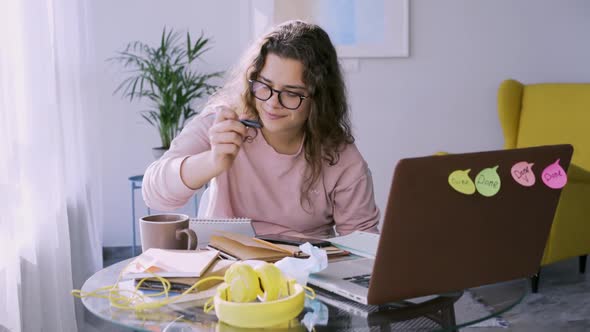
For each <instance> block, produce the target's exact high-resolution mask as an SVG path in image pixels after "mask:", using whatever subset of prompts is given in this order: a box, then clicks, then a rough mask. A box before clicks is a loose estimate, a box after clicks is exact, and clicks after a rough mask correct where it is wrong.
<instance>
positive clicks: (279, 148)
mask: <svg viewBox="0 0 590 332" xmlns="http://www.w3.org/2000/svg"><path fill="white" fill-rule="evenodd" d="M244 119H248V120H252V121H256V122H257V123H259V124H260V125H261V128H254V127H253V125H252V124H251V123H249V124H248V125H245V124H244V123H242V122H240V121H239V120H244ZM206 183H210V187H209V189H208V190H209V204H208V207H207V215H208V216H212V217H226V218H227V217H248V218H251V219H252V220H253V226H254V228H255V230H256V233H257V234H287V235H300V236H301V235H306V236H312V237H329V236H332V235H334V228H335V229H336V231H337V232H338V233H339V234H340V235H344V234H348V233H350V232H352V231H354V230H367V231H373V232H376V231H377V228H376V226H377V223H378V220H379V211H378V209H377V207H376V205H375V199H374V193H373V184H372V179H371V175H370V172H369V169H368V167H367V164H366V162H365V161H364V159H363V157H362V156H361V154H360V153H359V151H358V149H357V148H356V146H355V145H354V137H353V136H352V134H351V129H350V120H349V116H348V104H347V101H346V94H345V86H344V82H343V79H342V73H341V71H340V68H339V65H338V59H337V55H336V50H335V49H334V46H333V45H332V43H331V41H330V38H329V37H328V35H327V34H326V32H325V31H324V30H322V29H321V28H320V27H318V26H317V25H312V24H308V23H305V22H302V21H290V22H286V23H284V24H281V25H279V26H277V27H276V28H275V29H274V30H273V31H272V32H270V33H269V34H267V35H266V36H265V37H264V38H262V39H261V41H260V42H259V43H258V44H257V45H255V46H254V47H253V48H252V49H251V50H250V52H248V53H247V54H246V55H245V56H244V60H243V61H242V65H241V66H239V67H237V69H236V70H235V71H234V73H233V74H232V75H230V79H229V81H228V83H227V84H226V85H225V86H224V87H223V88H222V89H221V90H220V91H218V92H217V93H216V94H215V95H214V96H212V97H211V99H210V100H209V102H208V104H207V107H206V108H205V110H204V111H203V112H202V113H201V114H199V115H198V116H197V117H195V118H194V119H193V120H192V121H191V122H190V123H189V124H188V125H187V126H186V127H185V128H184V129H183V131H182V132H181V133H180V134H179V135H178V137H177V138H176V139H174V141H173V142H172V144H171V147H170V150H169V151H168V152H167V153H166V154H164V156H162V158H161V159H160V160H158V161H156V162H154V163H153V164H151V165H150V166H149V167H148V169H147V171H146V173H145V176H144V180H143V190H142V191H143V197H144V200H145V202H146V204H147V205H148V206H150V207H151V208H154V209H158V210H171V209H175V208H179V207H181V206H183V205H184V204H185V203H186V202H187V201H188V200H189V199H190V198H191V197H192V195H193V194H194V191H195V190H196V189H198V188H200V187H202V186H203V185H205V184H206ZM334 226H335V227H334Z"/></svg>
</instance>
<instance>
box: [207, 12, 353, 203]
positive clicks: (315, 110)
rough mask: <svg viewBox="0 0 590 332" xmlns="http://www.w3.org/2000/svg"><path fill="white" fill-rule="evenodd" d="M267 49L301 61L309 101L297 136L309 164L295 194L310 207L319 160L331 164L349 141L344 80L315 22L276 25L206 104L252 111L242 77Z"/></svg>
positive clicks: (252, 72) (255, 69)
mask: <svg viewBox="0 0 590 332" xmlns="http://www.w3.org/2000/svg"><path fill="white" fill-rule="evenodd" d="M268 54H275V55H277V56H280V57H283V58H289V59H293V60H298V61H301V63H302V64H303V67H304V72H303V81H304V83H305V85H306V86H307V88H308V91H309V93H310V96H311V98H310V99H311V107H310V113H309V118H308V119H307V121H306V125H305V127H304V131H305V140H304V142H303V147H304V153H305V160H306V161H307V162H308V165H309V168H308V170H307V171H306V174H305V179H304V182H303V187H302V188H301V197H300V200H301V204H302V206H303V202H304V201H305V202H307V203H308V204H309V206H310V207H311V206H312V205H313V204H312V202H311V201H310V199H309V191H310V190H311V189H312V188H313V187H314V185H315V184H316V183H317V182H318V180H319V179H320V176H321V174H322V169H323V167H324V166H325V165H324V162H327V164H328V166H332V165H335V164H336V163H338V160H339V159H340V152H342V150H343V149H344V148H345V147H346V145H347V144H352V143H354V137H353V135H352V130H351V124H350V117H349V110H348V102H347V98H346V86H345V84H344V79H343V77H342V71H341V69H340V65H339V63H338V57H337V54H336V49H335V48H334V45H333V44H332V42H331V40H330V37H329V36H328V34H327V33H326V32H325V31H324V30H323V29H322V28H321V27H319V26H318V25H315V24H309V23H306V22H303V21H298V20H297V21H288V22H285V23H283V24H280V25H278V26H276V27H275V28H274V29H273V30H272V31H270V32H269V33H268V34H266V35H265V36H264V37H263V38H261V39H260V41H259V42H258V43H257V44H255V46H254V47H252V48H251V49H250V51H249V52H248V53H247V55H246V56H245V57H244V59H243V60H242V63H241V66H239V67H237V68H236V69H234V73H233V75H232V76H231V77H230V79H229V81H228V82H227V83H226V85H225V86H224V87H223V88H222V89H221V90H220V91H219V93H217V94H216V95H215V96H213V98H212V99H211V100H210V102H209V104H215V103H219V102H220V103H223V104H226V105H227V104H228V103H229V104H230V105H231V106H233V107H234V108H235V109H237V110H236V111H238V110H239V111H241V112H243V113H246V114H248V115H249V116H251V117H258V112H257V110H256V106H255V101H254V97H253V96H252V94H251V92H250V87H249V83H248V80H249V79H256V78H258V75H259V73H260V71H261V70H262V68H263V67H264V64H265V61H266V56H267V55H268ZM237 93H239V96H240V99H239V101H238V100H236V94H237Z"/></svg>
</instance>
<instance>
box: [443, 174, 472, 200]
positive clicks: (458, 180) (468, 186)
mask: <svg viewBox="0 0 590 332" xmlns="http://www.w3.org/2000/svg"><path fill="white" fill-rule="evenodd" d="M469 171H471V170H470V169H466V170H464V171H463V170H456V171H453V173H451V174H450V175H449V184H450V185H451V187H453V189H455V190H457V191H458V192H460V193H462V194H465V195H471V194H473V193H474V192H475V185H474V184H473V181H471V178H470V177H469Z"/></svg>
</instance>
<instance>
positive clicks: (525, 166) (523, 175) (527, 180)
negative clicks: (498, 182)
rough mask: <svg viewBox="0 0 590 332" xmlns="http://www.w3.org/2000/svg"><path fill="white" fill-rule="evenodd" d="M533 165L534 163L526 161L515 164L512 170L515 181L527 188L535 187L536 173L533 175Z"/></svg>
mask: <svg viewBox="0 0 590 332" xmlns="http://www.w3.org/2000/svg"><path fill="white" fill-rule="evenodd" d="M533 165H534V164H533V163H527V162H526V161H521V162H519V163H516V164H514V165H513V166H512V169H511V170H510V174H512V178H513V179H514V181H516V182H518V183H519V184H521V185H523V186H525V187H530V186H532V185H534V184H535V173H533Z"/></svg>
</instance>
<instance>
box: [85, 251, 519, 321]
mask: <svg viewBox="0 0 590 332" xmlns="http://www.w3.org/2000/svg"><path fill="white" fill-rule="evenodd" d="M130 261H131V259H128V260H125V261H122V262H119V263H116V264H113V265H111V266H109V267H107V268H104V269H102V270H100V271H98V272H97V273H95V274H94V275H93V276H92V277H90V278H89V279H88V280H87V281H86V282H85V283H84V285H83V286H82V291H83V292H91V291H93V290H96V289H98V288H100V287H104V286H108V285H112V284H114V283H115V281H116V280H117V276H118V275H119V273H120V271H121V270H122V269H123V268H124V267H125V266H126V265H127V264H128V263H129V262H130ZM527 285H528V284H527V282H526V280H524V279H522V280H516V281H512V282H507V283H500V284H495V285H488V286H485V287H483V288H482V289H483V291H482V292H479V290H478V288H474V289H469V290H467V291H469V292H470V293H481V294H490V295H489V296H486V295H484V298H483V300H484V302H486V309H487V310H486V312H485V313H481V314H478V315H477V317H473V316H471V317H469V318H466V317H465V318H462V317H461V316H460V315H459V316H457V317H456V315H455V303H456V302H457V301H458V300H459V299H460V298H461V297H462V296H464V294H465V292H464V291H461V292H454V293H448V294H441V295H436V296H428V297H422V298H418V299H412V300H408V301H400V302H394V303H389V304H386V305H382V306H363V305H360V304H356V303H354V302H352V301H349V300H346V299H344V298H342V297H339V296H337V295H333V294H331V293H328V292H323V291H321V290H319V289H316V293H317V296H316V298H315V299H314V300H310V299H306V303H305V308H304V309H303V311H302V312H301V314H300V315H299V316H298V318H296V319H293V320H292V321H290V322H285V323H284V324H282V325H281V326H277V327H274V328H267V329H264V330H272V331H275V330H280V331H312V330H313V331H375V330H377V331H381V330H383V331H390V330H400V331H410V330H411V331H456V330H458V329H459V328H462V327H465V326H469V325H472V324H475V323H477V322H480V321H484V320H487V319H489V318H492V317H494V316H497V315H500V314H502V313H504V312H506V311H508V310H510V309H511V308H512V307H514V306H515V305H516V304H518V303H519V302H520V301H521V300H522V298H523V297H524V295H525V294H526V293H527ZM506 288H510V290H509V291H506V290H505V289H506ZM481 294H478V295H480V296H479V297H480V298H481ZM82 303H83V304H84V306H85V307H86V308H87V309H88V310H89V311H90V312H91V313H93V314H94V315H96V316H98V317H100V318H101V319H104V320H107V321H110V322H111V323H113V324H115V325H120V326H125V327H128V328H131V329H133V330H135V331H168V332H172V331H182V332H188V331H254V329H242V328H237V327H233V326H229V325H226V324H224V323H222V322H218V321H217V317H216V316H215V313H214V311H211V312H210V313H208V314H206V313H204V312H203V308H202V307H201V306H197V304H196V303H192V302H184V303H177V304H171V305H167V306H165V307H162V308H160V309H158V310H153V311H144V312H137V313H136V312H135V311H126V310H120V309H116V308H114V307H111V305H110V304H109V301H108V300H107V299H102V298H93V297H86V298H83V299H82ZM257 330H260V329H257Z"/></svg>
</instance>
